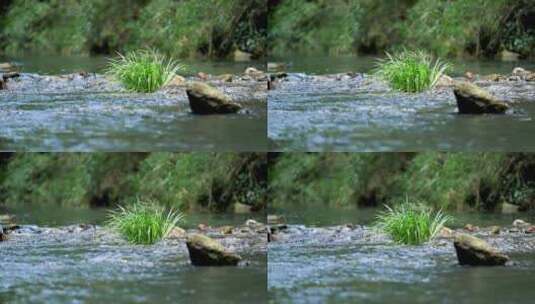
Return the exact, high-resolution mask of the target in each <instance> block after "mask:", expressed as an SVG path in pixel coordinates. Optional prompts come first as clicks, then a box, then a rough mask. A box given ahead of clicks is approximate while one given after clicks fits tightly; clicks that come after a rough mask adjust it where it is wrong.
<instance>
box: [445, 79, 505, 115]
mask: <svg viewBox="0 0 535 304" xmlns="http://www.w3.org/2000/svg"><path fill="white" fill-rule="evenodd" d="M453 93H454V94H455V98H456V99H457V107H458V109H459V113H460V114H485V113H491V114H503V113H505V111H506V110H507V109H508V108H509V106H508V105H507V104H506V103H505V102H503V101H501V100H498V99H497V98H496V97H494V96H492V95H491V94H490V93H489V92H487V91H485V90H483V89H481V88H479V87H477V86H476V85H473V84H471V83H468V82H458V83H456V84H455V89H454V90H453Z"/></svg>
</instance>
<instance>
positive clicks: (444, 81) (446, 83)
mask: <svg viewBox="0 0 535 304" xmlns="http://www.w3.org/2000/svg"><path fill="white" fill-rule="evenodd" d="M454 84H455V80H453V78H451V77H450V76H448V75H442V76H440V78H439V79H438V81H437V84H436V86H437V87H450V86H452V85H454Z"/></svg>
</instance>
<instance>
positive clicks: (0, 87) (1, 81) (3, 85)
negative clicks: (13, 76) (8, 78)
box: [0, 74, 7, 90]
mask: <svg viewBox="0 0 535 304" xmlns="http://www.w3.org/2000/svg"><path fill="white" fill-rule="evenodd" d="M5 89H7V86H6V82H5V81H4V78H3V77H2V75H1V74H0V90H5Z"/></svg>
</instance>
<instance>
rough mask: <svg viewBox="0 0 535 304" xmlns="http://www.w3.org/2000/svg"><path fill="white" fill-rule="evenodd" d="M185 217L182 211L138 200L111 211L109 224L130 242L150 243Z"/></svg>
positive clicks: (161, 236) (158, 238)
mask: <svg viewBox="0 0 535 304" xmlns="http://www.w3.org/2000/svg"><path fill="white" fill-rule="evenodd" d="M183 217H184V216H183V214H182V213H180V212H177V211H174V210H170V211H166V210H165V209H164V208H162V207H159V206H157V205H155V204H153V203H147V202H136V203H135V204H133V205H130V206H127V207H119V209H118V210H115V211H111V212H110V215H109V221H108V224H109V226H110V227H112V228H113V229H115V230H117V231H118V232H119V233H120V234H121V235H123V236H124V237H125V238H126V239H127V240H128V241H129V242H130V243H133V244H142V245H150V244H154V243H156V242H157V241H159V240H160V239H162V238H164V237H165V236H167V235H168V234H169V232H171V230H172V229H173V228H174V227H175V225H176V224H177V223H179V222H180V221H182V219H183Z"/></svg>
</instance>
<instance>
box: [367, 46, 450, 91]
mask: <svg viewBox="0 0 535 304" xmlns="http://www.w3.org/2000/svg"><path fill="white" fill-rule="evenodd" d="M386 55H387V58H385V59H381V60H379V61H378V63H377V67H376V75H378V76H379V77H380V78H382V79H384V80H386V81H387V82H388V83H389V84H390V86H391V87H392V88H394V89H396V90H399V91H402V92H407V93H418V92H422V91H425V90H427V89H429V88H432V87H434V86H435V85H436V84H437V82H438V80H439V79H440V77H441V76H442V75H443V74H444V72H445V71H446V70H447V69H448V68H449V65H448V64H447V63H444V62H441V61H440V60H438V59H437V60H435V61H433V60H432V58H431V56H429V55H428V54H426V53H425V52H422V51H407V50H404V51H401V52H399V53H397V54H394V55H392V54H390V53H386Z"/></svg>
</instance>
